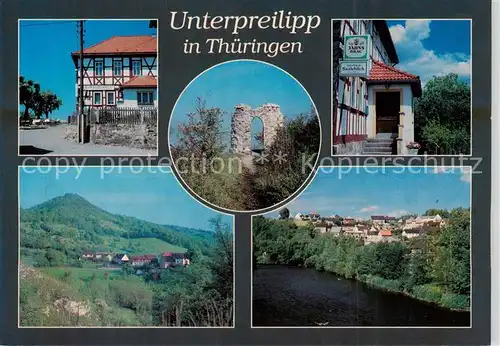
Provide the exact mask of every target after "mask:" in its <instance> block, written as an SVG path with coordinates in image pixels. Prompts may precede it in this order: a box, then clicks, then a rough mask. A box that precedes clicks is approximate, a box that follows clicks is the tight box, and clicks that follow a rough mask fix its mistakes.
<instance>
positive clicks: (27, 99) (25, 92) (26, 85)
mask: <svg viewBox="0 0 500 346" xmlns="http://www.w3.org/2000/svg"><path fill="white" fill-rule="evenodd" d="M39 95H40V84H39V83H35V82H33V81H32V80H27V79H26V78H25V77H24V76H19V103H20V104H22V105H23V106H24V116H23V119H24V120H25V121H27V120H29V119H30V113H29V111H30V110H34V108H35V105H36V102H37V100H38V97H39Z"/></svg>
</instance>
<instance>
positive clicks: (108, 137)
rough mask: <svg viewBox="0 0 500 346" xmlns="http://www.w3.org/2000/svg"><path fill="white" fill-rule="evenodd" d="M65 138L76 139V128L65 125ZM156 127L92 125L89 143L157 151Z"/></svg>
mask: <svg viewBox="0 0 500 346" xmlns="http://www.w3.org/2000/svg"><path fill="white" fill-rule="evenodd" d="M65 138H66V139H68V140H74V141H76V139H77V126H76V125H67V128H66V134H65ZM157 138H158V130H157V126H156V125H126V124H94V125H92V126H91V128H90V143H93V144H100V145H114V146H123V147H128V148H138V149H157V146H158V145H157Z"/></svg>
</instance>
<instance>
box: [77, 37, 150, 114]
mask: <svg viewBox="0 0 500 346" xmlns="http://www.w3.org/2000/svg"><path fill="white" fill-rule="evenodd" d="M157 45H158V42H157V38H156V35H153V36H113V37H110V38H108V39H106V40H104V41H102V42H99V43H97V44H94V45H92V46H90V47H87V48H84V49H83V85H84V86H83V98H84V107H85V108H100V107H127V108H142V107H155V106H157V98H158V91H157V90H158V80H157V79H158V58H157V56H158V48H157ZM71 57H72V59H73V63H74V65H75V73H76V84H75V95H76V109H79V95H80V94H79V85H80V68H81V66H80V51H76V52H73V53H71Z"/></svg>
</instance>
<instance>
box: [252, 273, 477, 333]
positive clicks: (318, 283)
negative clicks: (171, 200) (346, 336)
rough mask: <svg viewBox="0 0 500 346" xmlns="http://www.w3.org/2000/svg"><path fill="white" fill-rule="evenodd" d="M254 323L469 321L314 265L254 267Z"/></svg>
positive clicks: (423, 323)
mask: <svg viewBox="0 0 500 346" xmlns="http://www.w3.org/2000/svg"><path fill="white" fill-rule="evenodd" d="M253 325H254V326H328V327H331V326H452V327H457V326H465V327H467V326H469V325H470V313H469V312H457V311H451V310H448V309H444V308H441V307H438V306H435V305H433V304H429V303H426V302H423V301H420V300H416V299H413V298H410V297H407V296H405V295H402V294H395V293H391V292H386V291H382V290H379V289H375V288H372V287H370V286H368V285H366V284H364V283H361V282H358V281H354V280H346V279H343V278H340V277H337V276H335V275H333V274H330V273H324V272H318V271H316V270H314V269H305V268H296V267H287V266H259V267H258V268H257V269H256V270H255V271H254V277H253Z"/></svg>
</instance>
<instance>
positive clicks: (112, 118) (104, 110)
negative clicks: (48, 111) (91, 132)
mask: <svg viewBox="0 0 500 346" xmlns="http://www.w3.org/2000/svg"><path fill="white" fill-rule="evenodd" d="M157 121H158V109H157V108H156V107H141V108H125V107H101V108H93V109H91V111H90V116H89V123H90V124H112V125H141V124H146V125H156V124H157ZM68 123H70V124H76V123H77V116H76V115H71V116H69V117H68Z"/></svg>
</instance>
